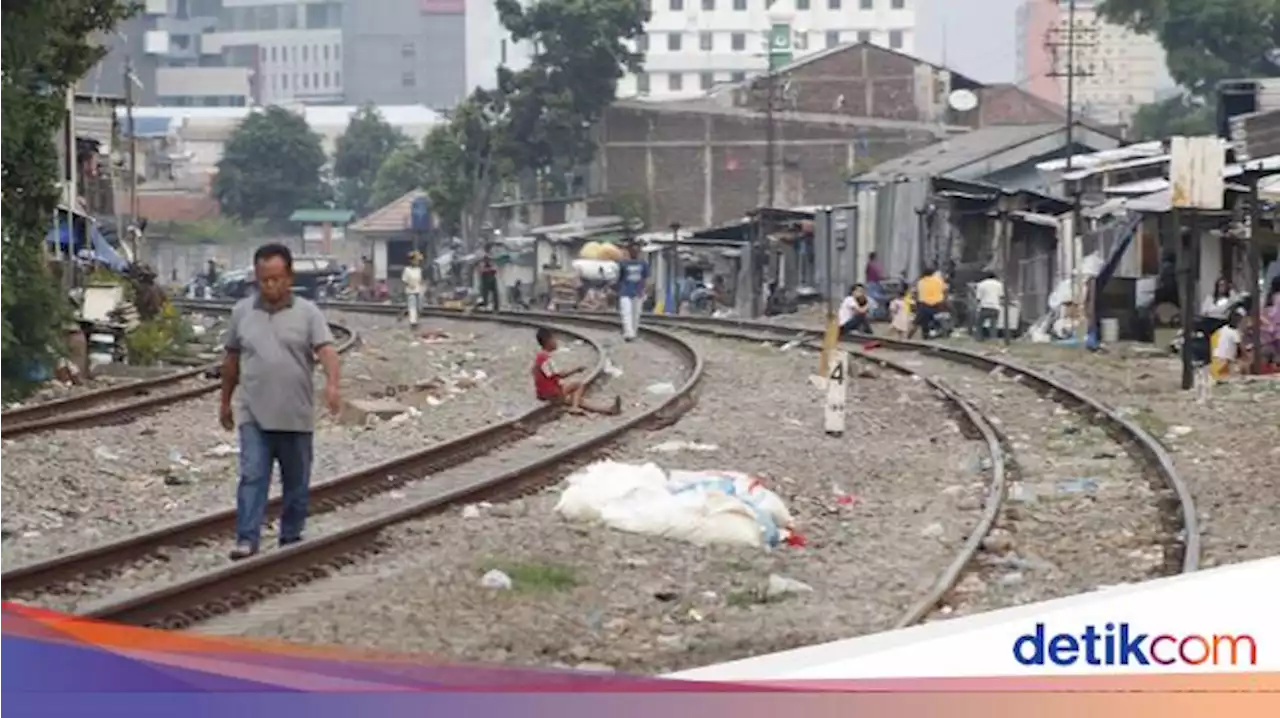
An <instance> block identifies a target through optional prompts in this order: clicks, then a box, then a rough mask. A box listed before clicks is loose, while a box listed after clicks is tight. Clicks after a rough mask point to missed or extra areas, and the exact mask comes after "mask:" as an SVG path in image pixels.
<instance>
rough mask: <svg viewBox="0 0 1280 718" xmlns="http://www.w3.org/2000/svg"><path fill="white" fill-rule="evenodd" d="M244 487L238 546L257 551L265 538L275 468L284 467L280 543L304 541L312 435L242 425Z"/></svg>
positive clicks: (239, 495) (239, 503) (238, 510)
mask: <svg viewBox="0 0 1280 718" xmlns="http://www.w3.org/2000/svg"><path fill="white" fill-rule="evenodd" d="M239 432H240V485H239V487H238V488H237V489H236V543H238V544H241V543H243V544H249V545H250V546H253V547H254V548H255V549H256V548H257V547H258V541H259V539H260V538H261V535H262V521H263V519H264V518H265V514H266V512H267V497H268V493H269V491H270V489H271V467H272V465H274V464H276V463H277V462H278V463H279V464H280V485H281V487H282V488H283V489H284V492H283V493H284V506H283V508H282V509H281V511H280V543H281V544H286V543H292V542H294V541H297V540H299V539H301V538H302V529H303V527H304V526H305V525H306V523H307V491H308V488H309V487H310V485H311V446H312V441H311V440H312V434H311V432H304V431H263V430H262V429H261V428H260V427H259V426H258V425H257V424H254V423H251V422H250V423H244V424H241V425H240V429H239Z"/></svg>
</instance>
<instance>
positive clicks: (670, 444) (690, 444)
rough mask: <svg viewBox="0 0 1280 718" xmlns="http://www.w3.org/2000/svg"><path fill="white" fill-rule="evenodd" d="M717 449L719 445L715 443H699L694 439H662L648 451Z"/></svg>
mask: <svg viewBox="0 0 1280 718" xmlns="http://www.w3.org/2000/svg"><path fill="white" fill-rule="evenodd" d="M719 450H720V447H719V446H716V445H715V444H700V443H698V442H696V441H664V442H662V443H661V444H658V445H657V446H653V447H650V448H649V451H652V452H656V453H659V454H674V453H676V452H678V451H701V452H712V451H719Z"/></svg>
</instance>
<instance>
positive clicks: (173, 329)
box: [125, 304, 192, 366]
mask: <svg viewBox="0 0 1280 718" xmlns="http://www.w3.org/2000/svg"><path fill="white" fill-rule="evenodd" d="M191 336H192V334H191V327H190V326H188V325H187V323H186V322H185V321H184V320H183V319H182V315H181V314H180V313H179V312H178V310H177V308H175V307H174V306H173V305H172V304H166V305H165V307H164V309H163V310H162V311H161V312H160V315H159V316H157V317H156V318H154V319H151V320H149V321H145V322H142V323H140V324H139V325H138V326H136V327H134V328H133V330H132V331H130V332H129V333H128V334H126V335H125V348H126V349H127V350H128V352H129V363H130V364H133V365H136V366H151V365H153V364H156V363H157V362H159V361H160V360H161V359H164V358H165V357H167V356H171V355H173V354H175V353H177V352H178V351H179V350H181V349H182V346H183V345H184V344H185V343H186V342H188V341H190V340H191Z"/></svg>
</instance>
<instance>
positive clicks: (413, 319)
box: [400, 252, 426, 329]
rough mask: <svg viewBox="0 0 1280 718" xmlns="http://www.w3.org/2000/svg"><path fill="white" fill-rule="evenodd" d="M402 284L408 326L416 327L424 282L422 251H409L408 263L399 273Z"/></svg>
mask: <svg viewBox="0 0 1280 718" xmlns="http://www.w3.org/2000/svg"><path fill="white" fill-rule="evenodd" d="M400 283H401V284H403V285H404V303H405V307H406V309H407V310H408V312H409V326H411V327H413V328H415V329H416V328H417V327H418V313H419V312H421V311H422V295H423V293H424V289H425V288H426V284H425V282H424V281H423V279H422V253H421V252H410V253H409V263H408V264H407V265H405V268H404V271H403V272H401V273H400Z"/></svg>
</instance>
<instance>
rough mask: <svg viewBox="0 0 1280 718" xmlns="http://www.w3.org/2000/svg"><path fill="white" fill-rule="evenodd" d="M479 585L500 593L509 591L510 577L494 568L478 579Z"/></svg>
mask: <svg viewBox="0 0 1280 718" xmlns="http://www.w3.org/2000/svg"><path fill="white" fill-rule="evenodd" d="M480 585H481V586H483V587H485V588H492V589H495V590H500V591H506V590H510V588H511V577H510V576H508V575H507V574H505V573H503V572H501V571H499V570H498V569H496V568H495V569H493V570H491V571H489V572H488V573H486V574H485V575H483V576H481V577H480Z"/></svg>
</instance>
